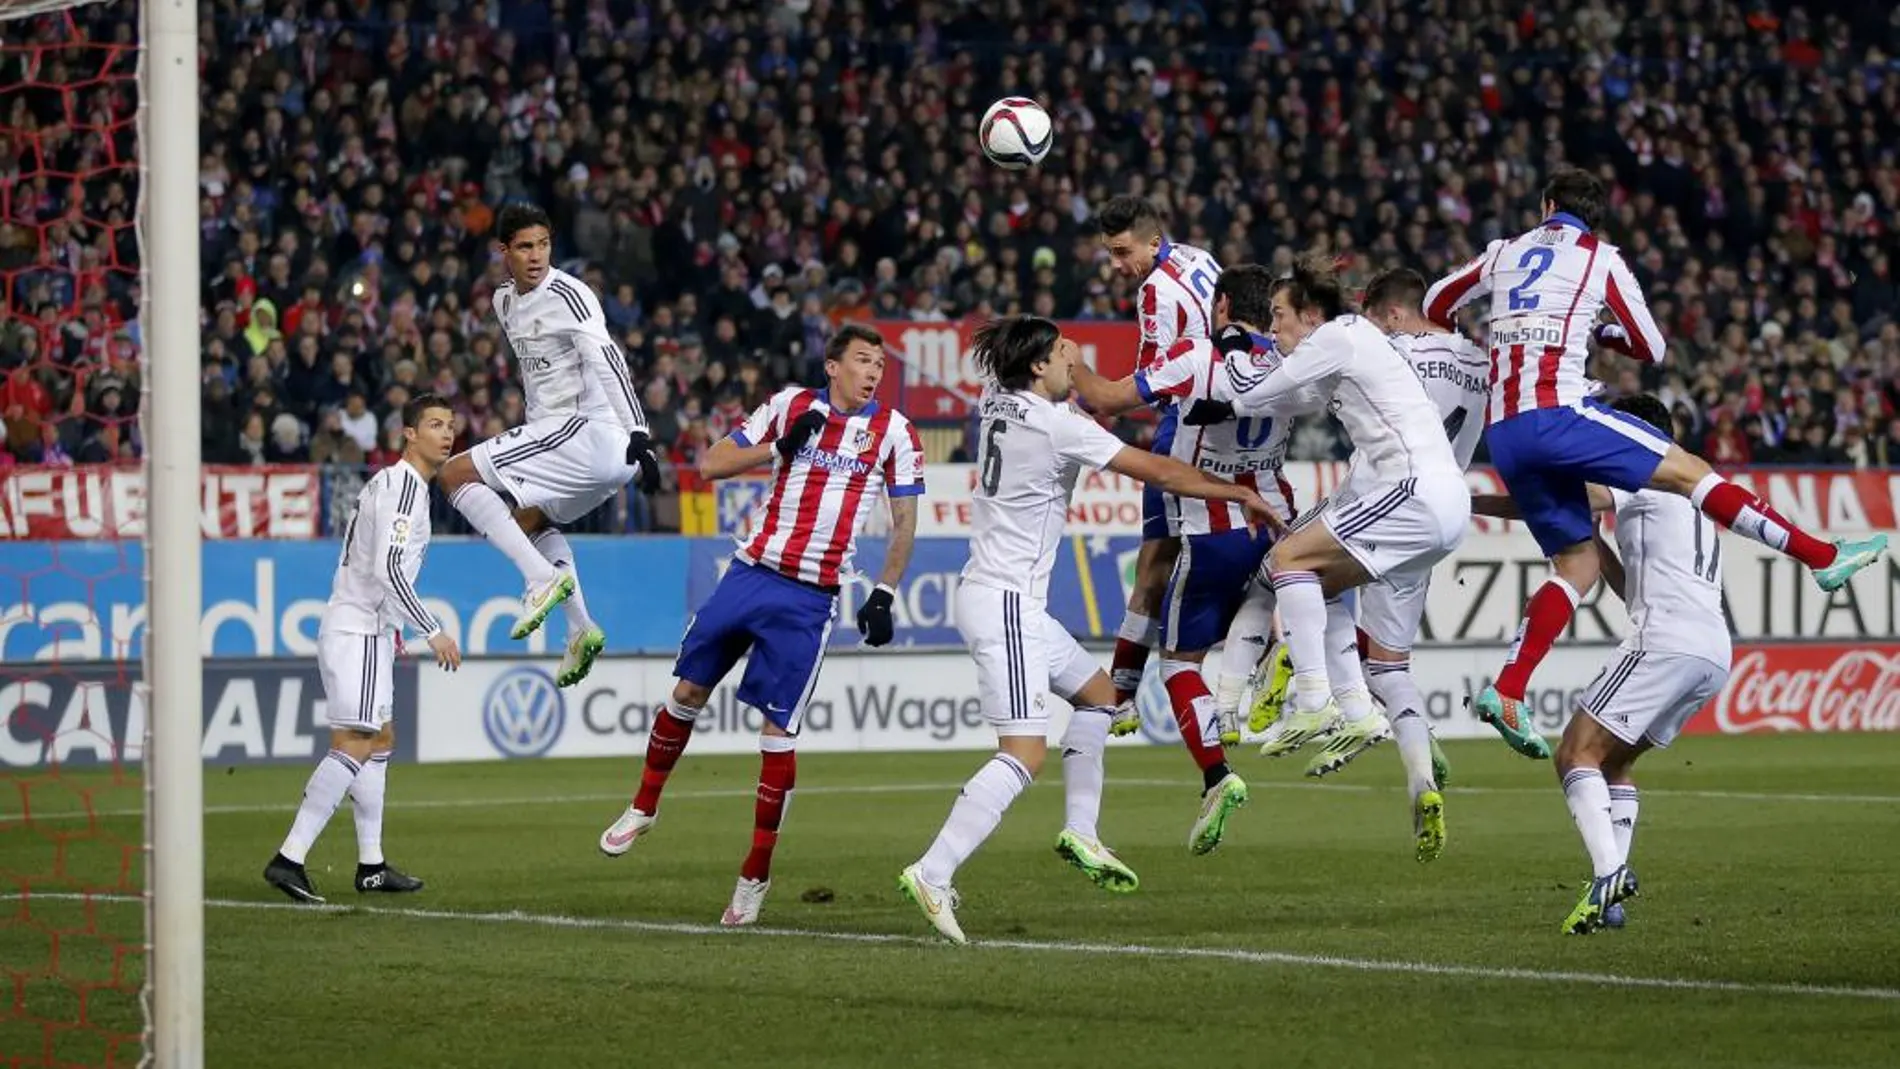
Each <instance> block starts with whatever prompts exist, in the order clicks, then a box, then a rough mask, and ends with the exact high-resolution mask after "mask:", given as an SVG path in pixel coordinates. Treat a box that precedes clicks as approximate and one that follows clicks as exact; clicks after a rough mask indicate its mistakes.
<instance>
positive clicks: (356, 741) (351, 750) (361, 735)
mask: <svg viewBox="0 0 1900 1069" xmlns="http://www.w3.org/2000/svg"><path fill="white" fill-rule="evenodd" d="M381 737H382V735H381V734H380V733H379V732H374V731H358V730H356V729H354V728H340V727H333V728H331V729H330V749H332V750H336V751H338V752H340V753H344V754H348V755H349V758H350V760H352V761H355V762H356V763H357V764H359V765H360V764H362V763H363V762H365V761H367V760H369V755H370V754H372V753H375V752H376V749H377V747H376V740H377V739H380V738H381ZM391 738H392V739H393V738H394V736H393V735H392V736H391Z"/></svg>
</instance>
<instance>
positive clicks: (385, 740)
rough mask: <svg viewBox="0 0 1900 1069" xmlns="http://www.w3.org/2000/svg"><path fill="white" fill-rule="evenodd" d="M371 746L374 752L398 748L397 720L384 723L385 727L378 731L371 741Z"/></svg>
mask: <svg viewBox="0 0 1900 1069" xmlns="http://www.w3.org/2000/svg"><path fill="white" fill-rule="evenodd" d="M369 747H370V750H371V752H373V753H388V752H390V751H391V750H394V749H395V748H396V722H395V721H394V720H392V721H390V722H389V723H387V724H384V725H383V729H382V730H381V731H378V732H377V733H376V737H375V738H373V739H371V740H370V741H369Z"/></svg>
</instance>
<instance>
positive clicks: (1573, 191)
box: [1544, 167, 1610, 230]
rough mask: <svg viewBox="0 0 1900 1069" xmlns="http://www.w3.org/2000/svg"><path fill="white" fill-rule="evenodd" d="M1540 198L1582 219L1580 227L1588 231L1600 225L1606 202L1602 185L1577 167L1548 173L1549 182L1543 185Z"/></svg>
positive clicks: (1562, 168) (1605, 193)
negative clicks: (1542, 194)
mask: <svg viewBox="0 0 1900 1069" xmlns="http://www.w3.org/2000/svg"><path fill="white" fill-rule="evenodd" d="M1544 199H1545V200H1547V201H1549V202H1550V203H1551V204H1552V205H1554V206H1555V207H1556V209H1557V210H1558V211H1560V212H1567V213H1569V214H1571V215H1574V216H1576V217H1577V218H1579V219H1581V220H1583V225H1584V226H1587V227H1589V228H1590V229H1592V230H1595V229H1596V228H1597V227H1598V226H1599V225H1600V224H1601V223H1602V222H1603V216H1604V214H1605V213H1606V212H1607V211H1608V210H1609V203H1610V198H1609V194H1608V193H1607V192H1606V191H1605V190H1604V188H1603V183H1602V182H1601V181H1600V180H1598V178H1597V176H1596V175H1593V174H1591V173H1590V172H1589V171H1586V170H1584V169H1583V168H1581V167H1559V168H1557V169H1556V170H1554V171H1552V172H1550V180H1549V181H1547V182H1545V183H1544Z"/></svg>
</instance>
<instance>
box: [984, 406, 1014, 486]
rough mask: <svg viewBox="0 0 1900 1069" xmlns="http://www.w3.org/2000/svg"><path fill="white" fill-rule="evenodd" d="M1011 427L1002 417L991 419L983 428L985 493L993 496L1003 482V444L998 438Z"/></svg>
mask: <svg viewBox="0 0 1900 1069" xmlns="http://www.w3.org/2000/svg"><path fill="white" fill-rule="evenodd" d="M1008 429H1009V424H1007V423H1004V422H1003V421H1002V420H1000V419H996V420H991V421H990V425H989V426H988V427H985V428H984V429H983V493H984V495H985V496H991V495H994V494H995V493H996V488H997V487H998V486H1000V485H1001V484H1002V482H1003V444H1002V443H1001V442H999V441H997V439H999V438H1001V437H1002V436H1003V432H1004V431H1006V430H1008Z"/></svg>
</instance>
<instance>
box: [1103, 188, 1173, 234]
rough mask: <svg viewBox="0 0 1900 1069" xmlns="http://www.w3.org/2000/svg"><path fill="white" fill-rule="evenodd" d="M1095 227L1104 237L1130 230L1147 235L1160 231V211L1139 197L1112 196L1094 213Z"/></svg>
mask: <svg viewBox="0 0 1900 1069" xmlns="http://www.w3.org/2000/svg"><path fill="white" fill-rule="evenodd" d="M1095 229H1096V230H1097V231H1098V232H1100V233H1101V235H1102V236H1103V237H1105V238H1112V237H1114V236H1115V235H1117V234H1126V233H1129V232H1131V231H1133V232H1134V233H1135V236H1136V237H1148V236H1150V235H1152V234H1159V233H1161V212H1160V211H1158V210H1157V209H1156V208H1155V206H1154V205H1152V204H1150V203H1148V202H1147V201H1146V200H1143V199H1142V198H1140V197H1130V196H1120V197H1113V198H1111V199H1110V200H1109V202H1108V203H1107V204H1104V205H1102V210H1101V211H1099V212H1096V213H1095Z"/></svg>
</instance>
